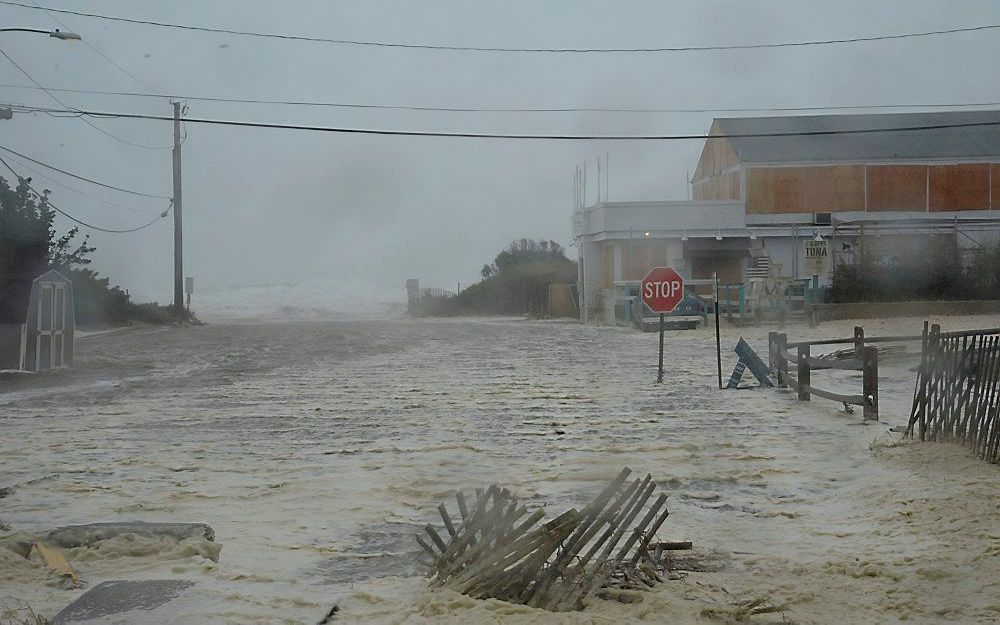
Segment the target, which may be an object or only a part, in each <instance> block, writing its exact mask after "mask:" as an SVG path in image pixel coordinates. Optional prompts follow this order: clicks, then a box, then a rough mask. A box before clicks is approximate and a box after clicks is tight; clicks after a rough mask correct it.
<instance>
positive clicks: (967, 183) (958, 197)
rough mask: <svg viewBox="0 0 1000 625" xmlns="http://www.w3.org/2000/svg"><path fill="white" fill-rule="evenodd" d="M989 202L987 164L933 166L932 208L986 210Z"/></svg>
mask: <svg viewBox="0 0 1000 625" xmlns="http://www.w3.org/2000/svg"><path fill="white" fill-rule="evenodd" d="M989 201H990V167H989V165H986V164H970V165H932V166H931V168H930V209H931V210H932V211H959V210H985V209H986V208H988V207H989Z"/></svg>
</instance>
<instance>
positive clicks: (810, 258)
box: [805, 239, 830, 276]
mask: <svg viewBox="0 0 1000 625" xmlns="http://www.w3.org/2000/svg"><path fill="white" fill-rule="evenodd" d="M805 246H806V247H805V256H806V275H807V276H823V275H826V273H827V272H828V271H829V266H830V246H829V242H828V241H826V240H823V241H816V240H814V239H810V240H808V241H806V242H805Z"/></svg>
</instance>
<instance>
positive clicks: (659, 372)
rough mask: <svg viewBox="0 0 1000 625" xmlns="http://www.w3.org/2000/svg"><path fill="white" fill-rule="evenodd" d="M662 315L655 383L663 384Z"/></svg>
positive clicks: (661, 317)
mask: <svg viewBox="0 0 1000 625" xmlns="http://www.w3.org/2000/svg"><path fill="white" fill-rule="evenodd" d="M663 317H664V314H663V313H660V366H659V367H658V368H657V370H656V383H657V384H662V383H663V326H664V325H665V324H664V321H663Z"/></svg>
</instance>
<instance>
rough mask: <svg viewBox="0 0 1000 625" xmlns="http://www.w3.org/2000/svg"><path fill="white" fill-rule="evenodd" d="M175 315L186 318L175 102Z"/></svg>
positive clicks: (178, 120)
mask: <svg viewBox="0 0 1000 625" xmlns="http://www.w3.org/2000/svg"><path fill="white" fill-rule="evenodd" d="M173 104H174V153H173V156H174V315H176V316H177V318H178V319H183V318H184V233H183V228H182V223H183V222H182V216H181V208H182V206H183V202H182V201H181V103H180V102H174V103H173Z"/></svg>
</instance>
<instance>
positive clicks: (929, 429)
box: [906, 322, 1000, 464]
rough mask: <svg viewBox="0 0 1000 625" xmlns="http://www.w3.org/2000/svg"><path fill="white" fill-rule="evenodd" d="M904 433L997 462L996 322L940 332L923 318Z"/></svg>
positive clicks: (999, 354)
mask: <svg viewBox="0 0 1000 625" xmlns="http://www.w3.org/2000/svg"><path fill="white" fill-rule="evenodd" d="M906 435H907V436H914V435H916V436H919V437H920V440H922V441H924V440H932V441H950V442H957V443H959V444H962V445H965V446H966V447H968V448H970V449H972V450H973V451H974V452H975V453H976V455H977V456H979V457H980V458H981V459H983V460H985V461H986V462H990V463H993V464H997V463H1000V328H992V329H987V330H966V331H962V332H941V327H940V326H939V325H937V324H934V325H933V326H931V328H930V330H929V331H928V328H927V323H926V322H925V323H924V332H923V336H922V342H921V357H920V368H919V369H918V374H917V384H916V388H915V390H914V394H913V406H912V409H911V410H910V420H909V423H908V425H907V429H906Z"/></svg>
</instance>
